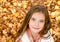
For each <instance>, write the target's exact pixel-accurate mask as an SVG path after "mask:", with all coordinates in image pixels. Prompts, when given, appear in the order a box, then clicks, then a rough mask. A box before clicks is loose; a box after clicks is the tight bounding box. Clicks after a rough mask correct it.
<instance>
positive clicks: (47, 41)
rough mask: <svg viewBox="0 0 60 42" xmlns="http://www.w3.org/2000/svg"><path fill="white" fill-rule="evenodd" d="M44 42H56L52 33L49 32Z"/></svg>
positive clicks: (44, 37)
mask: <svg viewBox="0 0 60 42" xmlns="http://www.w3.org/2000/svg"><path fill="white" fill-rule="evenodd" d="M42 40H43V41H46V42H54V39H53V37H52V35H51V32H50V31H48V33H47V34H45V35H44V36H43V38H42Z"/></svg>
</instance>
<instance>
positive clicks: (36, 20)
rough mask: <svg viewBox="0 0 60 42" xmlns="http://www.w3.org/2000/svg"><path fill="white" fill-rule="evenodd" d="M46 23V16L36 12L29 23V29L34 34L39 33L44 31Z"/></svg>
mask: <svg viewBox="0 0 60 42" xmlns="http://www.w3.org/2000/svg"><path fill="white" fill-rule="evenodd" d="M44 23H45V16H44V14H43V13H42V12H35V13H33V15H32V17H31V19H30V21H29V29H30V31H31V32H33V33H39V32H40V31H41V30H42V29H43V27H44Z"/></svg>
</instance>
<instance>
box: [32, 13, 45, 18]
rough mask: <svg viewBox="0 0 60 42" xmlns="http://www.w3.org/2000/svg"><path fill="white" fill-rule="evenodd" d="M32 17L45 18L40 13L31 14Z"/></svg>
mask: <svg viewBox="0 0 60 42" xmlns="http://www.w3.org/2000/svg"><path fill="white" fill-rule="evenodd" d="M32 17H34V18H45V15H44V14H43V13H42V12H35V13H33V15H32Z"/></svg>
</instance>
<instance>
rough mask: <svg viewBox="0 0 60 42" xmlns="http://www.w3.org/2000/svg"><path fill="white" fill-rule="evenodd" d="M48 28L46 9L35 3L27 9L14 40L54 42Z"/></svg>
mask: <svg viewBox="0 0 60 42" xmlns="http://www.w3.org/2000/svg"><path fill="white" fill-rule="evenodd" d="M50 28H51V22H50V18H49V13H48V10H47V9H46V8H45V7H44V6H40V5H36V6H34V7H32V8H31V9H30V10H29V11H28V13H27V15H26V17H25V19H24V22H23V24H22V27H21V29H20V30H19V31H18V34H17V35H18V37H17V39H16V42H54V40H53V38H52V36H51V33H50V31H49V29H50Z"/></svg>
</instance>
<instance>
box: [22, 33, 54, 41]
mask: <svg viewBox="0 0 60 42" xmlns="http://www.w3.org/2000/svg"><path fill="white" fill-rule="evenodd" d="M48 34H49V32H48V33H47V35H48ZM47 35H44V36H47ZM21 40H22V42H31V41H30V40H29V37H28V35H27V32H25V33H24V34H23V36H22V38H21ZM39 42H54V40H53V37H52V36H51V35H50V36H49V37H48V38H42V39H41V41H39Z"/></svg>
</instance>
